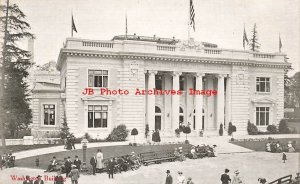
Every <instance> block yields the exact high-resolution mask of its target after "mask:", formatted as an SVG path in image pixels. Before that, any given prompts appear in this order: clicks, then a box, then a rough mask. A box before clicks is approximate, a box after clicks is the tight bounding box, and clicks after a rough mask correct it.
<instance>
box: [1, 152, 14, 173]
mask: <svg viewBox="0 0 300 184" xmlns="http://www.w3.org/2000/svg"><path fill="white" fill-rule="evenodd" d="M3 166H5V168H10V167H14V166H15V156H13V155H12V153H11V152H10V153H6V154H5V155H4V156H0V168H1V170H2V169H3Z"/></svg>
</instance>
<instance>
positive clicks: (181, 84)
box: [179, 76, 184, 91]
mask: <svg viewBox="0 0 300 184" xmlns="http://www.w3.org/2000/svg"><path fill="white" fill-rule="evenodd" d="M179 89H180V90H182V91H184V76H180V77H179Z"/></svg>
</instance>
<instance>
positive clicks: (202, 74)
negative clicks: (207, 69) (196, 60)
mask: <svg viewBox="0 0 300 184" xmlns="http://www.w3.org/2000/svg"><path fill="white" fill-rule="evenodd" d="M194 76H195V77H203V76H205V73H200V72H196V73H195V74H194Z"/></svg>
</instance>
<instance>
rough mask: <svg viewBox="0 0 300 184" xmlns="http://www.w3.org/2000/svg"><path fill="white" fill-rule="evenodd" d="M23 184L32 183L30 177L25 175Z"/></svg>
mask: <svg viewBox="0 0 300 184" xmlns="http://www.w3.org/2000/svg"><path fill="white" fill-rule="evenodd" d="M23 184H32V181H31V180H30V176H28V175H26V177H25V180H24V181H23Z"/></svg>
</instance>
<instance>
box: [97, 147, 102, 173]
mask: <svg viewBox="0 0 300 184" xmlns="http://www.w3.org/2000/svg"><path fill="white" fill-rule="evenodd" d="M96 159H97V165H96V168H97V169H99V170H101V169H103V167H104V165H103V153H102V152H101V149H98V153H97V155H96Z"/></svg>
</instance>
